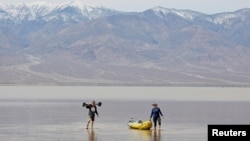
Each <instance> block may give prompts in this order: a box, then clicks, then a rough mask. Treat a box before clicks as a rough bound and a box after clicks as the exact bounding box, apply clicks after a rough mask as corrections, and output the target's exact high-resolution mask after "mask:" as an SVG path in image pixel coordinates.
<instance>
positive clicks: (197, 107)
mask: <svg viewBox="0 0 250 141" xmlns="http://www.w3.org/2000/svg"><path fill="white" fill-rule="evenodd" d="M58 88H59V89H60V90H58V91H57V90H55V89H54V87H53V88H52V87H49V88H48V87H45V88H44V89H45V90H44V92H45V93H46V94H45V95H46V96H44V95H41V91H36V90H35V89H34V87H31V88H30V89H29V87H27V88H25V90H24V89H23V88H21V89H19V87H18V88H17V90H16V89H14V90H13V89H6V88H5V87H4V88H2V89H1V90H0V119H1V120H0V139H1V141H24V140H25V141H68V140H74V141H117V140H119V141H142V140H143V141H180V140H181V141H206V140H207V125H208V124H249V123H250V113H249V112H248V107H250V102H249V101H250V100H249V99H248V95H246V93H247V92H246V90H248V89H243V90H241V91H238V88H236V90H234V89H229V90H228V91H229V93H230V92H231V93H230V94H229V95H228V97H227V95H226V93H223V92H227V89H215V90H211V89H205V90H203V89H202V91H201V89H200V88H198V90H196V89H190V88H187V89H186V91H185V90H182V91H185V94H180V90H179V89H178V88H175V89H176V90H175V89H174V90H173V91H172V90H171V94H172V93H173V94H176V97H173V96H174V95H167V94H169V93H170V92H169V91H165V90H163V89H162V88H159V89H160V90H159V91H157V90H158V89H157V88H152V89H153V90H152V89H147V88H146V89H147V94H150V93H152V96H151V97H156V98H153V99H151V98H150V96H149V95H147V96H145V97H143V95H142V94H141V93H139V95H136V94H135V96H137V99H131V98H128V97H131V95H127V98H126V97H125V96H126V95H125V96H124V95H123V96H121V97H122V98H119V97H112V96H111V97H108V98H107V97H105V94H109V95H110V94H111V93H110V92H113V93H112V94H113V95H115V94H116V93H118V94H119V92H121V93H124V94H125V93H126V92H129V93H132V92H135V91H134V88H133V91H131V89H130V90H128V91H126V90H127V88H122V89H123V91H120V90H119V89H116V88H115V89H116V90H119V91H113V88H108V89H112V90H108V91H106V90H104V89H102V90H101V93H102V94H101V96H100V95H98V94H97V93H95V91H88V92H90V93H91V92H92V94H93V95H89V96H87V95H85V94H83V95H80V94H79V95H78V96H76V95H74V94H72V95H70V96H69V95H67V96H65V89H63V91H64V96H62V97H61V96H59V95H60V94H59V91H62V89H61V87H57V88H56V89H58ZM70 89H71V90H70V92H74V93H76V92H77V91H74V88H70ZM77 89H78V88H77ZM91 89H92V88H91ZM137 89H142V90H139V91H138V90H137ZM34 90H35V91H34ZM42 90H43V89H42ZM143 90H144V91H145V89H144V88H143V87H141V88H136V92H142V91H143ZM155 90H156V91H155ZM225 90H226V91H225ZM14 91H15V92H14ZM78 91H79V89H78ZM203 91H204V92H206V91H208V92H209V93H213V94H216V93H218V95H219V96H218V97H212V98H210V99H209V100H208V101H207V100H206V98H209V96H208V94H206V95H204V94H202V96H203V97H199V98H203V99H197V97H192V96H195V95H199V94H197V93H196V92H199V93H200V92H203ZM39 92H40V93H39ZM79 92H80V93H86V92H85V91H84V89H81V91H79ZM153 92H155V93H153ZM232 92H235V93H232ZM244 92H245V93H244ZM8 93H10V95H8ZM27 93H30V94H28V95H25V94H27ZM31 93H39V95H36V96H33V95H31ZM49 93H51V95H52V96H51V97H49V96H48V95H49ZM54 93H56V94H57V95H56V96H53V94H54ZM62 93H63V92H62ZM145 93H146V92H145ZM157 93H160V94H161V95H163V94H164V93H166V95H167V96H172V97H171V98H170V99H168V97H164V98H161V97H159V95H157ZM190 93H192V94H193V95H192V96H191V94H190ZM238 93H240V94H238ZM112 94H111V95H112ZM189 94H190V95H189ZM241 94H244V95H241ZM213 96H214V95H213ZM223 96H225V97H223ZM188 97H189V98H188ZM219 97H220V98H219ZM183 98H184V99H183ZM192 98H193V101H192ZM216 98H217V99H216ZM232 98H237V99H236V100H235V101H232ZM93 99H95V100H97V101H101V102H102V103H103V105H102V106H101V107H98V112H99V114H100V115H99V117H96V122H95V125H94V129H88V130H87V129H85V127H86V123H87V120H88V115H87V114H88V111H87V109H86V108H84V107H82V103H83V102H91V100H93ZM223 99H225V100H223ZM239 99H240V100H239ZM154 102H157V103H158V105H159V107H160V108H161V110H162V112H163V114H164V119H162V129H161V130H148V131H144V130H135V129H129V127H128V126H127V122H128V121H129V120H130V119H131V118H133V119H141V120H148V119H149V116H150V112H151V108H152V103H154Z"/></svg>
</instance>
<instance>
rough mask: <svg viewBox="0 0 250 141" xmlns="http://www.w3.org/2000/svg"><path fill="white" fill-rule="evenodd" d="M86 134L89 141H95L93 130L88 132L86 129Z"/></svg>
mask: <svg viewBox="0 0 250 141" xmlns="http://www.w3.org/2000/svg"><path fill="white" fill-rule="evenodd" d="M88 134H89V141H95V140H96V138H95V132H94V130H93V128H92V129H90V131H89V129H88Z"/></svg>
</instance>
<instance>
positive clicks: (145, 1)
mask: <svg viewBox="0 0 250 141" xmlns="http://www.w3.org/2000/svg"><path fill="white" fill-rule="evenodd" d="M37 1H45V2H50V3H65V2H70V1H73V0H0V3H17V2H18V3H20V2H24V3H26V2H37ZM78 1H82V2H84V3H86V4H90V5H98V6H104V7H107V8H111V9H116V10H121V11H129V12H142V11H144V10H146V9H150V8H153V7H155V6H163V7H166V8H176V9H189V10H195V11H199V12H203V13H207V14H214V13H220V12H231V11H235V10H238V9H241V8H250V0H78Z"/></svg>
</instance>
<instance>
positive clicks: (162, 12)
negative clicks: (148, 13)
mask: <svg viewBox="0 0 250 141" xmlns="http://www.w3.org/2000/svg"><path fill="white" fill-rule="evenodd" d="M151 10H152V11H153V12H154V13H155V14H156V15H157V16H159V17H161V18H164V17H165V16H166V15H167V14H170V13H172V14H175V15H178V16H180V17H182V18H184V19H186V20H190V21H192V20H194V19H195V18H196V17H198V16H200V15H201V14H202V13H199V12H194V11H191V10H178V9H167V8H164V7H160V6H158V7H155V8H152V9H151Z"/></svg>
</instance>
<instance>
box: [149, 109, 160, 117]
mask: <svg viewBox="0 0 250 141" xmlns="http://www.w3.org/2000/svg"><path fill="white" fill-rule="evenodd" d="M160 115H161V116H163V114H162V112H161V109H160V108H159V107H154V108H153V109H152V111H151V115H150V118H152V117H153V118H158V117H160Z"/></svg>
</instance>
